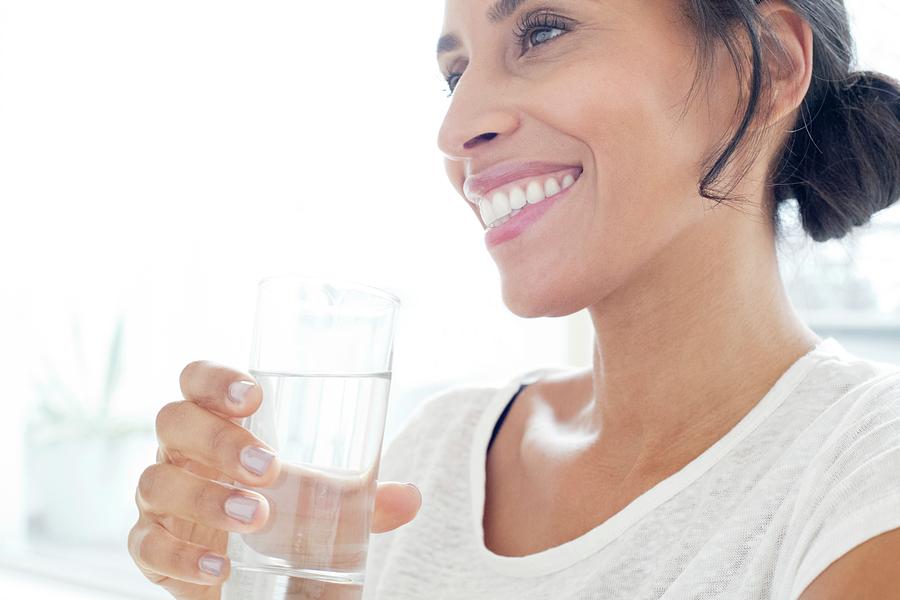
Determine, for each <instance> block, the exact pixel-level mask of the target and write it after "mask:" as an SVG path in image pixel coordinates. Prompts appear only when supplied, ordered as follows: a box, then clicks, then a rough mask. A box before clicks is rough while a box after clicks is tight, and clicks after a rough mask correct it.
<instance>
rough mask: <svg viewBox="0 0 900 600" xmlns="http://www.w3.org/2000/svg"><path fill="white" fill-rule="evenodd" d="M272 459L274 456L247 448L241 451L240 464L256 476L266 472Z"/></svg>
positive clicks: (267, 452) (265, 451) (258, 449)
mask: <svg viewBox="0 0 900 600" xmlns="http://www.w3.org/2000/svg"><path fill="white" fill-rule="evenodd" d="M273 458H275V455H274V454H272V453H271V452H269V451H268V450H264V449H262V448H255V447H253V446H247V447H246V448H244V449H243V450H241V464H242V465H244V466H245V467H246V468H247V469H248V470H250V471H252V472H254V473H256V474H257V475H262V474H263V473H265V472H266V470H267V469H268V468H269V465H271V464H272V459H273Z"/></svg>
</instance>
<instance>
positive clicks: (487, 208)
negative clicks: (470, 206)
mask: <svg viewBox="0 0 900 600" xmlns="http://www.w3.org/2000/svg"><path fill="white" fill-rule="evenodd" d="M478 209H479V210H480V211H481V221H482V223H484V224H485V225H490V224H491V222H493V220H494V207H493V205H491V203H490V202H488V201H487V200H484V199H482V200H481V202H479V203H478Z"/></svg>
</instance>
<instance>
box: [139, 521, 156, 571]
mask: <svg viewBox="0 0 900 600" xmlns="http://www.w3.org/2000/svg"><path fill="white" fill-rule="evenodd" d="M161 545H162V539H161V536H160V533H159V531H158V530H157V528H155V527H154V528H151V529H149V530H146V531H144V532H143V533H142V535H139V537H138V541H137V559H138V561H139V562H140V564H142V565H144V566H150V565H152V564H154V563H155V562H156V558H157V557H158V556H159V555H160V554H162V552H161V551H160V547H161Z"/></svg>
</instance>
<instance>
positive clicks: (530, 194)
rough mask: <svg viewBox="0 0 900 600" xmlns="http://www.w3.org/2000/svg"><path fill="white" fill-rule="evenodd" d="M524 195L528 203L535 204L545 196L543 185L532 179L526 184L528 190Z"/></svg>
mask: <svg viewBox="0 0 900 600" xmlns="http://www.w3.org/2000/svg"><path fill="white" fill-rule="evenodd" d="M525 195H526V200H527V201H528V204H537V203H538V202H540V201H541V200H543V199H544V198H546V196H545V195H544V188H543V186H541V184H540V183H538V182H537V181H532V182H531V183H529V184H528V190H526V192H525Z"/></svg>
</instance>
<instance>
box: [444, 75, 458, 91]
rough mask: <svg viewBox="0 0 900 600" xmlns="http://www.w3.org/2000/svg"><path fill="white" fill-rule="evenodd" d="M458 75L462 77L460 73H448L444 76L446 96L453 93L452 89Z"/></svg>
mask: <svg viewBox="0 0 900 600" xmlns="http://www.w3.org/2000/svg"><path fill="white" fill-rule="evenodd" d="M460 77H462V73H450V74H449V75H447V76H446V77H445V78H444V80H445V81H446V82H447V96H448V97H449V96H452V95H453V90H454V89H455V88H456V83H457V82H458V81H459V78H460Z"/></svg>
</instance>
